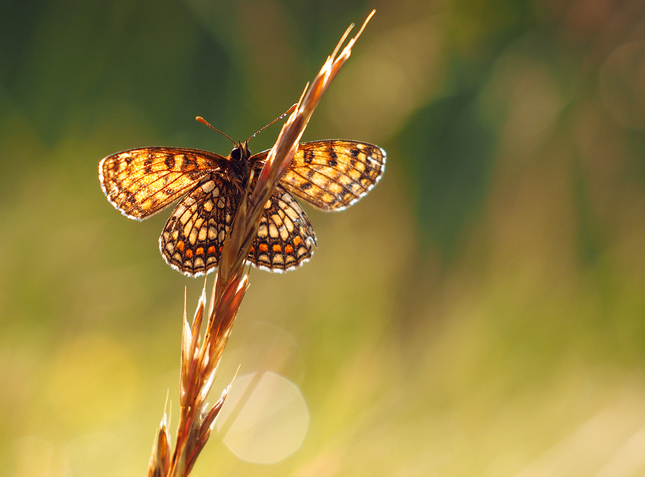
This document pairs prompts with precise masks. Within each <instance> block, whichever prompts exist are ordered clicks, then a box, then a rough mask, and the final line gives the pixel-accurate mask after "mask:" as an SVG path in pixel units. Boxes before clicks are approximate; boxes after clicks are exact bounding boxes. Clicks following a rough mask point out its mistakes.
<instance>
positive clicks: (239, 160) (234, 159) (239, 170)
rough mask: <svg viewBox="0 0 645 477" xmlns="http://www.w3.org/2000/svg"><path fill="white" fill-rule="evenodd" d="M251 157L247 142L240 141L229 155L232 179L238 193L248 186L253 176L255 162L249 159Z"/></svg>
mask: <svg viewBox="0 0 645 477" xmlns="http://www.w3.org/2000/svg"><path fill="white" fill-rule="evenodd" d="M250 158H251V151H250V150H249V146H248V145H247V143H246V142H238V143H237V146H236V147H234V148H233V150H232V151H231V153H230V154H229V156H228V159H229V164H230V165H229V177H230V181H231V183H232V184H233V185H234V186H235V189H236V191H237V192H238V193H241V192H242V191H243V190H244V189H245V188H246V184H247V182H248V180H249V177H250V176H251V170H252V169H253V164H252V163H251V161H250V160H249V159H250Z"/></svg>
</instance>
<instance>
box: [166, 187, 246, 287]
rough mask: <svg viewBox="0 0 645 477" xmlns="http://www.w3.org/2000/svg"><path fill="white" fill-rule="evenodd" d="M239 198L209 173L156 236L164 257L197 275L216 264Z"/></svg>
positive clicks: (170, 262)
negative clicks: (159, 235)
mask: <svg viewBox="0 0 645 477" xmlns="http://www.w3.org/2000/svg"><path fill="white" fill-rule="evenodd" d="M238 201H239V193H237V192H236V191H235V188H234V187H233V186H232V184H231V183H229V182H227V181H225V180H222V176H220V175H218V174H210V175H208V176H207V177H205V178H204V179H202V181H201V182H200V183H199V184H198V185H197V186H195V187H194V189H193V190H192V191H190V193H189V194H188V195H187V196H186V197H184V198H183V199H182V200H181V201H180V202H179V204H177V207H176V208H175V210H174V211H173V213H172V215H171V216H170V218H169V219H168V221H167V222H166V225H165V227H164V229H163V232H162V233H161V237H160V238H159V249H160V250H161V255H162V256H163V258H164V260H166V262H167V263H168V265H170V266H171V267H172V268H174V269H175V270H178V271H180V272H182V273H184V274H186V275H190V276H198V275H203V274H204V273H208V271H210V270H211V269H213V268H215V267H217V264H218V263H219V258H220V255H221V254H222V247H223V246H224V240H225V239H226V235H227V234H228V232H229V230H230V227H231V224H232V223H233V218H234V216H235V212H236V211H237V206H238V203H239V202H238Z"/></svg>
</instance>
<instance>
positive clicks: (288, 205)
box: [248, 185, 316, 272]
mask: <svg viewBox="0 0 645 477" xmlns="http://www.w3.org/2000/svg"><path fill="white" fill-rule="evenodd" d="M315 244H316V235H315V234H314V229H313V227H312V226H311V223H310V222H309V219H308V218H307V215H306V214H305V212H304V210H302V208H301V207H300V204H298V202H296V200H295V199H294V198H293V197H292V196H291V194H289V193H288V192H287V191H286V190H285V189H284V188H283V187H281V186H280V185H278V187H277V188H276V190H275V191H274V192H273V195H272V196H271V199H270V200H269V201H268V202H267V203H266V204H265V206H264V213H263V214H262V217H261V219H260V227H259V228H258V234H257V237H256V238H255V241H254V243H253V246H252V247H251V250H250V252H249V257H248V260H249V261H250V262H251V263H253V264H254V265H255V266H256V267H258V268H261V269H263V270H269V271H272V272H286V271H289V270H293V269H294V268H296V267H298V266H300V265H301V264H303V263H304V262H306V261H308V260H309V259H310V258H311V255H312V254H313V247H314V245H315Z"/></svg>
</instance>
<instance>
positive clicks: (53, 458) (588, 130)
mask: <svg viewBox="0 0 645 477" xmlns="http://www.w3.org/2000/svg"><path fill="white" fill-rule="evenodd" d="M372 8H376V9H377V14H376V16H375V17H374V19H373V20H372V22H371V23H370V25H369V26H368V28H367V30H366V31H365V33H364V35H363V37H362V38H361V39H360V41H359V42H358V44H357V45H356V47H355V48H354V54H353V56H352V58H351V60H350V61H349V62H348V63H347V65H346V67H345V68H344V70H343V71H342V72H341V74H340V75H339V76H338V77H337V78H336V80H335V83H334V85H333V86H332V87H331V89H330V91H329V92H328V94H327V96H326V97H325V98H324V99H323V101H322V104H321V106H320V108H319V110H318V111H317V112H316V113H315V114H314V117H313V119H312V122H311V124H310V126H309V129H308V130H307V132H306V133H305V139H306V140H313V139H324V138H332V137H340V138H347V139H356V140H363V141H368V142H373V143H376V144H379V145H381V146H382V147H384V148H385V149H386V150H387V151H388V168H387V170H386V174H385V177H384V180H383V181H382V182H381V183H380V184H379V185H378V187H376V189H374V190H373V191H372V192H371V193H370V195H369V196H368V197H367V198H365V199H364V200H363V201H361V202H360V203H359V204H357V205H356V206H354V207H352V208H350V209H349V210H347V211H344V212H342V213H340V214H331V215H326V214H322V213H318V212H315V211H312V212H311V214H310V218H311V221H312V223H313V225H314V227H315V228H316V232H317V235H318V240H319V248H318V250H317V252H316V254H315V255H314V257H313V260H312V261H311V262H310V263H308V264H306V265H305V266H304V267H303V268H302V269H300V270H298V271H296V272H291V273H288V274H286V275H284V276H278V275H269V274H267V273H264V272H258V271H256V270H253V271H252V272H251V278H250V281H251V289H250V290H249V293H248V294H247V298H246V301H245V303H244V304H243V307H242V312H241V314H240V316H239V317H238V322H237V323H236V326H235V329H234V332H233V336H232V338H231V341H230V343H229V347H228V349H227V351H226V352H225V354H224V361H223V363H222V368H221V372H220V375H219V377H218V381H217V382H218V383H219V389H223V388H224V387H225V386H226V385H227V384H228V383H229V381H230V379H231V378H232V376H233V375H234V374H235V372H236V370H237V369H238V366H239V367H240V371H239V372H240V374H245V373H248V372H252V371H257V370H263V369H269V370H271V371H274V372H276V373H279V374H281V375H283V376H285V377H287V378H288V379H290V380H291V381H293V382H294V383H296V384H297V385H298V386H299V388H300V390H301V391H302V394H303V396H304V397H305V399H306V401H307V404H308V407H309V412H310V414H311V422H310V426H309V433H308V436H307V438H306V440H305V442H304V444H303V446H302V448H301V449H299V450H298V451H297V452H296V453H295V454H293V455H292V456H291V457H288V458H287V459H285V460H283V461H282V462H280V463H278V464H274V465H271V466H261V465H257V464H250V463H246V462H243V461H241V460H239V459H238V458H236V457H235V456H234V455H233V454H232V453H230V452H229V451H228V450H227V449H226V447H225V446H224V445H223V444H222V442H221V438H220V437H219V436H217V435H215V434H214V435H213V437H212V438H211V442H209V444H208V445H207V447H206V450H205V451H204V453H203V455H202V457H201V458H200V462H199V464H198V466H197V468H196V471H195V472H196V474H199V475H230V474H238V475H240V474H241V475H263V476H264V475H266V476H270V475H280V476H283V475H294V476H299V477H303V476H310V475H316V476H332V475H334V476H335V475H347V476H350V475H351V476H353V475H367V474H369V475H375V476H392V475H405V476H416V475H418V476H429V475H455V476H457V475H463V476H470V475H491V476H500V475H504V476H505V475H508V476H512V475H519V476H585V475H589V476H601V477H602V476H612V477H613V476H628V475H629V476H635V475H640V476H645V457H643V456H645V373H644V371H645V293H644V290H645V247H643V244H644V243H645V160H644V157H645V155H644V154H645V134H644V133H643V131H644V130H645V39H644V35H645V33H644V31H645V30H643V25H645V4H643V3H642V2H639V1H636V0H627V1H625V2H618V1H615V0H571V1H566V2H555V1H552V0H547V1H545V2H528V1H511V0H487V1H483V2H478V1H474V0H449V1H448V2H428V1H425V0H403V1H401V2H386V1H384V0H377V1H376V2H373V3H370V2H365V1H361V2H342V1H337V0H335V1H329V2H314V1H304V2H303V1H296V0H244V1H240V2H224V1H208V0H184V1H183V2H182V1H177V0H158V1H154V2H153V1H150V0H139V1H123V0H115V1H102V2H99V1H95V0H90V1H83V2H80V1H76V2H75V1H70V0H41V1H35V0H33V1H27V2H18V1H15V0H13V1H12V0H5V1H4V2H2V4H0V166H1V167H2V171H3V173H2V174H0V232H1V233H0V327H1V330H2V331H1V333H0V380H1V382H2V386H0V469H2V470H1V471H0V475H12V476H21V477H22V476H41V475H48V476H63V475H97V476H100V475H106V476H107V475H142V474H143V473H144V472H145V470H146V466H147V461H148V457H149V455H150V449H151V444H152V440H153V436H154V430H155V428H156V426H157V425H158V423H159V420H160V419H161V416H162V412H163V409H164V403H165V400H166V391H167V390H168V396H169V399H170V400H171V401H172V403H171V405H170V406H171V408H172V413H173V414H176V412H177V409H176V403H177V393H178V389H177V387H178V386H177V378H178V367H179V339H180V330H181V321H180V318H181V314H182V311H183V308H182V306H183V300H184V289H186V295H187V303H188V313H192V311H193V309H194V305H195V302H196V300H197V298H198V296H199V294H200V292H201V287H202V284H203V281H202V280H190V279H187V278H185V277H182V276H180V275H179V274H177V273H176V272H174V271H172V270H171V269H170V268H169V267H167V266H166V265H165V264H164V262H163V260H162V259H161V257H160V256H159V253H158V251H157V237H158V234H159V232H160V230H161V228H162V226H163V223H164V221H165V219H166V217H167V213H165V212H164V213H161V214H159V216H157V217H154V218H152V219H150V220H148V221H145V222H142V223H135V222H133V221H129V220H126V219H125V218H123V217H122V216H121V215H120V214H119V213H118V212H116V211H115V210H114V209H113V208H112V207H111V206H110V205H109V203H108V202H107V201H106V200H105V197H104V196H103V194H102V192H101V190H100V187H99V184H98V180H97V165H98V162H99V160H100V159H101V158H102V157H104V156H106V155H108V154H111V153H114V152H117V151H119V150H124V149H128V148H131V147H138V146H146V145H167V146H187V147H196V148H202V149H208V150H213V151H217V152H220V153H223V154H226V153H227V152H228V150H229V149H230V144H229V143H228V142H227V141H226V139H225V138H223V137H220V136H219V135H216V134H214V133H213V132H212V131H211V130H209V129H208V128H205V127H203V126H202V125H200V124H197V123H195V122H194V121H193V118H194V117H195V116H196V115H201V116H204V117H205V118H206V119H207V120H209V121H210V122H211V123H212V124H213V125H214V126H215V127H217V128H219V129H221V130H223V131H225V132H226V133H227V134H229V135H231V136H232V137H233V138H235V139H243V138H246V137H249V136H250V135H251V134H253V133H254V132H255V131H257V130H258V129H260V128H261V127H262V126H263V125H264V124H267V123H268V122H270V121H271V120H273V119H274V118H275V117H277V116H278V115H279V114H281V113H282V112H284V111H285V110H286V109H287V108H288V107H289V106H290V105H291V104H293V103H294V102H295V101H297V99H298V97H299V95H300V93H301V91H302V89H303V88H304V85H305V83H306V82H307V81H308V80H310V79H311V78H312V77H313V75H314V74H315V73H316V72H317V70H318V68H319V67H320V66H321V64H322V62H323V61H324V59H325V58H326V56H327V55H328V54H330V53H331V51H332V49H333V47H334V45H335V44H336V41H337V40H338V38H339V37H340V35H341V34H342V32H343V31H344V29H345V28H346V27H347V25H348V24H350V23H351V22H356V23H360V22H362V20H363V19H364V17H365V16H366V15H367V13H368V12H369V11H370V10H371V9H372ZM278 127H279V126H278V125H275V126H272V127H271V128H269V129H267V130H266V131H264V132H262V134H260V135H259V136H258V137H256V138H254V139H253V141H252V142H251V148H252V150H253V151H260V150H262V149H265V148H268V147H270V146H271V144H272V141H273V139H274V138H275V135H276V134H277V131H278ZM308 210H310V209H308ZM215 388H216V389H218V384H217V383H216V385H215ZM217 394H218V393H217V391H215V392H214V396H213V401H214V400H215V399H216V398H217ZM171 428H173V429H174V427H173V425H172V423H171Z"/></svg>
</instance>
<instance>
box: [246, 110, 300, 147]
mask: <svg viewBox="0 0 645 477" xmlns="http://www.w3.org/2000/svg"><path fill="white" fill-rule="evenodd" d="M296 106H298V104H294V105H293V106H291V107H290V108H289V109H287V110H286V111H285V112H284V113H282V114H281V115H280V116H278V117H277V118H275V119H274V120H273V121H271V122H270V123H269V124H267V125H266V126H264V127H263V128H262V129H260V130H259V131H258V132H256V133H255V134H254V135H253V136H251V137H250V138H248V139H247V141H250V140H251V139H253V138H254V137H255V136H257V135H258V134H260V133H261V132H262V131H264V130H265V129H266V128H268V127H269V126H271V125H272V124H273V123H276V122H277V121H280V120H281V119H282V118H284V117H285V116H286V115H287V114H289V113H290V112H292V111H293V110H294V109H296Z"/></svg>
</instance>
